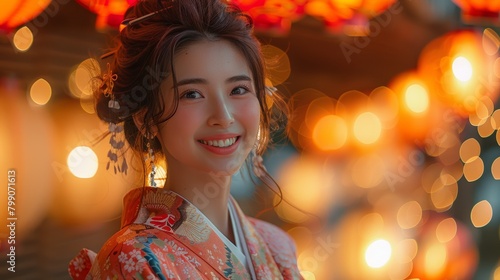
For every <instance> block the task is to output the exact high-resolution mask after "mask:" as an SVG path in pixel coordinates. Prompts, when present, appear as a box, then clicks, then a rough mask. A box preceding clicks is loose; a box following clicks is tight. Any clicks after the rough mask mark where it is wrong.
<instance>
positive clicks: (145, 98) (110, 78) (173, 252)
mask: <svg viewBox="0 0 500 280" xmlns="http://www.w3.org/2000/svg"><path fill="white" fill-rule="evenodd" d="M125 18H126V20H125V21H124V27H123V29H122V30H121V31H120V43H119V44H118V46H117V48H116V49H115V51H114V52H113V57H114V60H113V63H112V65H111V66H110V68H109V69H108V72H106V73H104V74H103V75H102V77H101V86H100V87H99V88H98V89H97V93H96V102H97V103H96V104H97V106H96V107H97V113H98V115H99V117H100V118H101V119H103V120H105V121H107V122H110V131H111V137H112V141H110V142H111V143H112V146H113V149H112V150H111V151H110V153H109V154H108V156H109V157H110V159H111V160H112V162H114V163H115V164H116V163H119V161H118V159H117V154H119V152H117V150H118V149H119V148H120V147H121V146H122V144H121V143H120V142H119V141H118V140H116V139H117V138H116V135H117V133H120V132H121V128H120V127H121V126H120V125H121V124H123V127H124V133H125V137H126V139H127V141H128V143H129V144H130V147H132V149H134V150H135V151H137V152H138V153H144V154H145V155H147V157H146V158H147V159H146V163H145V173H148V174H149V173H150V174H151V176H154V163H155V158H156V159H157V158H159V157H160V156H161V157H163V158H164V159H165V161H166V162H167V169H168V170H167V177H166V180H165V186H164V188H155V187H154V186H155V182H154V179H153V178H152V177H151V179H148V181H150V185H151V186H152V187H151V186H149V187H141V188H137V189H134V190H132V191H131V192H129V193H128V194H127V195H126V196H125V198H124V210H123V216H122V227H121V230H120V231H118V232H117V233H116V234H115V235H113V236H112V237H111V238H110V239H109V240H108V241H107V242H106V243H105V244H104V246H103V247H102V248H101V250H100V252H99V253H98V254H96V253H94V252H91V251H89V250H87V249H84V250H82V251H81V252H80V254H79V255H78V256H77V257H75V259H73V260H72V261H71V262H70V267H69V272H70V275H71V276H72V277H73V278H74V279H266V280H267V279H301V278H302V277H301V275H300V273H299V271H298V268H297V263H296V255H295V247H294V244H293V242H292V240H291V238H290V237H289V236H288V235H287V234H286V233H284V232H283V231H282V230H280V229H279V228H277V227H276V226H273V225H271V224H268V223H266V222H263V221H259V220H256V219H253V218H249V217H246V216H245V215H244V214H243V213H242V211H241V209H240V208H239V207H238V205H237V204H236V202H235V201H234V199H232V198H231V196H230V193H229V190H230V183H231V176H232V175H233V174H235V173H236V172H237V171H238V170H239V169H240V167H242V166H243V165H244V163H245V162H246V161H252V155H259V154H262V152H263V151H264V150H265V148H266V146H267V143H268V139H269V134H270V128H271V126H272V124H273V122H274V121H275V120H274V118H275V117H276V112H277V104H279V101H280V99H279V96H278V95H277V93H276V92H274V90H272V89H271V88H269V87H266V85H265V73H264V72H265V65H264V62H263V58H262V55H261V52H260V46H259V43H258V41H257V40H256V39H255V37H254V36H253V35H252V23H251V19H250V18H248V17H247V16H245V15H244V14H242V13H241V12H240V11H239V10H238V9H237V8H235V7H232V6H230V5H229V4H227V3H225V2H221V0H175V1H157V0H154V1H149V0H147V1H139V2H138V3H137V4H136V5H135V6H134V7H132V8H130V9H129V10H128V11H127V13H126V15H125ZM113 139H114V140H113ZM251 164H252V163H250V165H251ZM253 164H254V167H253V168H252V169H253V170H254V172H255V173H256V175H257V176H259V177H261V178H262V179H263V181H268V179H269V177H268V176H269V175H268V174H267V172H265V169H264V168H263V166H262V165H261V158H259V156H254V157H253ZM115 167H116V166H115ZM118 169H119V170H122V171H123V169H126V165H125V164H122V165H121V166H120V165H119V164H118ZM151 169H153V171H152V172H150V170H151ZM148 176H149V175H148ZM148 178H149V177H148Z"/></svg>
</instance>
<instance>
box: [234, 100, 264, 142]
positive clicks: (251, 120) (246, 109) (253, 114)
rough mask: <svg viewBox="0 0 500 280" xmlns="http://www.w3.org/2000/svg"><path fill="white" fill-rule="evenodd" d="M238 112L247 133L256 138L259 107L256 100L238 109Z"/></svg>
mask: <svg viewBox="0 0 500 280" xmlns="http://www.w3.org/2000/svg"><path fill="white" fill-rule="evenodd" d="M238 112H240V116H241V117H240V119H241V122H242V123H243V124H244V125H245V126H246V129H247V130H248V133H249V134H251V135H252V136H255V137H257V131H258V129H259V124H260V106H259V101H258V100H257V98H255V100H252V102H249V103H246V104H245V105H244V106H241V107H240V108H238Z"/></svg>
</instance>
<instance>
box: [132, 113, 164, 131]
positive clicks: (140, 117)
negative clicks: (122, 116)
mask: <svg viewBox="0 0 500 280" xmlns="http://www.w3.org/2000/svg"><path fill="white" fill-rule="evenodd" d="M146 112H147V109H142V110H140V111H139V112H137V113H135V114H134V115H133V116H132V118H133V119H134V123H135V126H136V127H137V129H138V130H139V131H140V132H141V134H142V135H143V136H144V137H146V138H148V135H147V133H148V132H149V133H151V134H152V136H153V137H154V136H156V134H158V127H157V126H156V125H154V124H153V121H152V120H149V124H148V125H146V124H145V123H146V119H145V117H146ZM149 137H151V136H149Z"/></svg>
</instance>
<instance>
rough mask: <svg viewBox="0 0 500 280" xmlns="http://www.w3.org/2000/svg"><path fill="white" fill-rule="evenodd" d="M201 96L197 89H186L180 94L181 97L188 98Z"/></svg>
mask: <svg viewBox="0 0 500 280" xmlns="http://www.w3.org/2000/svg"><path fill="white" fill-rule="evenodd" d="M202 97H203V96H202V95H201V94H200V93H199V92H197V91H188V92H186V93H184V94H183V95H182V97H181V98H188V99H197V98H202Z"/></svg>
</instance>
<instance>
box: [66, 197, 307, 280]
mask: <svg viewBox="0 0 500 280" xmlns="http://www.w3.org/2000/svg"><path fill="white" fill-rule="evenodd" d="M141 200H142V203H141ZM228 205H229V211H230V217H231V219H232V224H233V230H234V235H235V239H236V242H235V243H236V245H235V244H233V243H232V242H230V241H229V240H228V239H227V238H226V237H225V236H223V235H222V234H221V233H220V232H219V231H218V230H217V229H216V228H215V227H214V226H213V225H212V224H211V222H210V220H208V218H206V217H205V216H204V215H203V214H202V213H201V212H200V211H199V210H198V209H197V208H196V207H195V206H194V205H192V204H191V203H190V202H188V201H187V200H185V199H184V198H182V197H181V196H179V195H177V194H176V193H174V192H171V191H168V190H165V189H161V188H149V187H146V188H142V189H135V190H132V191H131V192H129V193H128V194H127V195H126V196H125V199H124V213H123V216H122V228H121V230H120V231H118V232H117V233H116V234H115V235H113V236H112V237H111V238H110V239H109V240H108V241H107V242H106V243H105V244H104V246H103V247H102V248H101V251H100V252H99V253H98V254H96V253H94V252H92V251H90V250H87V249H83V250H82V251H81V252H80V253H79V254H78V255H77V256H76V257H75V258H74V259H73V260H72V261H71V262H70V265H69V273H70V275H71V276H72V277H73V279H211V280H213V279H265V280H269V279H302V277H301V275H300V273H299V270H298V268H297V262H296V255H295V247H294V244H293V241H292V240H291V238H290V237H289V236H288V235H287V234H286V233H285V232H283V231H282V230H281V229H279V228H278V227H276V226H274V225H271V224H269V223H266V222H263V221H259V220H256V219H252V218H249V217H246V216H245V215H244V214H243V212H242V211H241V209H240V208H239V207H238V205H237V204H236V202H235V201H234V200H233V199H230V202H229V204H228Z"/></svg>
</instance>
